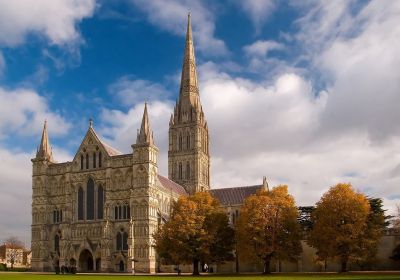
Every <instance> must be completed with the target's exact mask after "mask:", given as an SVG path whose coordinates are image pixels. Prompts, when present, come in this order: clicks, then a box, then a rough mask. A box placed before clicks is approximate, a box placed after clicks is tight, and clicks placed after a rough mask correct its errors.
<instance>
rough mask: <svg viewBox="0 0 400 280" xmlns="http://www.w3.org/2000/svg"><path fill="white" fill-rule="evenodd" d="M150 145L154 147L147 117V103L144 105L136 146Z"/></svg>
mask: <svg viewBox="0 0 400 280" xmlns="http://www.w3.org/2000/svg"><path fill="white" fill-rule="evenodd" d="M145 143H147V144H150V145H154V140H153V132H152V131H151V128H150V121H149V116H148V114H147V103H145V104H144V112H143V118H142V125H141V127H140V131H139V133H138V136H137V140H136V144H145Z"/></svg>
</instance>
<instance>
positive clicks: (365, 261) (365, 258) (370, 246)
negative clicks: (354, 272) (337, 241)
mask: <svg viewBox="0 0 400 280" xmlns="http://www.w3.org/2000/svg"><path fill="white" fill-rule="evenodd" d="M368 203H369V206H370V211H369V214H368V218H367V225H366V229H365V231H364V232H363V234H362V236H361V238H360V239H359V242H360V245H359V248H360V252H359V257H358V260H357V262H358V264H359V265H360V266H361V267H362V268H368V269H372V265H373V264H374V263H375V262H376V254H377V252H378V246H379V241H380V239H381V237H382V236H383V234H384V233H385V230H386V228H387V226H388V225H389V222H388V219H389V218H390V217H389V216H385V211H386V210H384V209H383V201H382V199H380V198H368Z"/></svg>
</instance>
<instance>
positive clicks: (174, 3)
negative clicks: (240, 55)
mask: <svg viewBox="0 0 400 280" xmlns="http://www.w3.org/2000/svg"><path fill="white" fill-rule="evenodd" d="M131 2H132V3H133V4H134V6H135V8H137V9H139V10H141V11H143V12H144V13H145V14H146V16H147V18H148V20H149V21H150V22H151V23H152V24H153V25H155V26H157V27H159V28H161V29H163V30H166V31H169V32H172V33H174V34H178V35H184V34H185V32H186V26H187V14H188V11H189V10H191V12H192V27H193V32H194V41H195V44H196V47H197V48H198V50H199V51H201V52H203V53H205V54H208V55H226V54H227V53H228V49H227V47H226V46H225V43H224V41H222V40H221V39H218V38H216V37H215V34H214V33H215V18H214V15H213V13H212V12H211V9H209V8H210V7H209V6H206V3H205V2H204V1H199V0H195V1H191V0H171V1H158V0H131ZM182 48H183V45H182Z"/></svg>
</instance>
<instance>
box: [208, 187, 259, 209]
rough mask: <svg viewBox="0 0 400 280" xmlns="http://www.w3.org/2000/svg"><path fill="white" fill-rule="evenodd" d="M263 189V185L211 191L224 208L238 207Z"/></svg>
mask: <svg viewBox="0 0 400 280" xmlns="http://www.w3.org/2000/svg"><path fill="white" fill-rule="evenodd" d="M261 188H262V185H256V186H245V187H236V188H222V189H213V190H210V193H211V194H212V195H213V196H214V197H215V198H216V199H218V200H219V201H220V202H221V204H222V205H224V206H226V205H237V204H242V203H243V201H244V200H245V199H246V197H248V196H250V195H252V194H255V193H256V192H257V191H258V190H259V189H261Z"/></svg>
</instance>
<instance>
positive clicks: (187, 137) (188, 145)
mask: <svg viewBox="0 0 400 280" xmlns="http://www.w3.org/2000/svg"><path fill="white" fill-rule="evenodd" d="M186 149H187V150H189V149H190V134H189V132H188V134H187V136H186Z"/></svg>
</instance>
